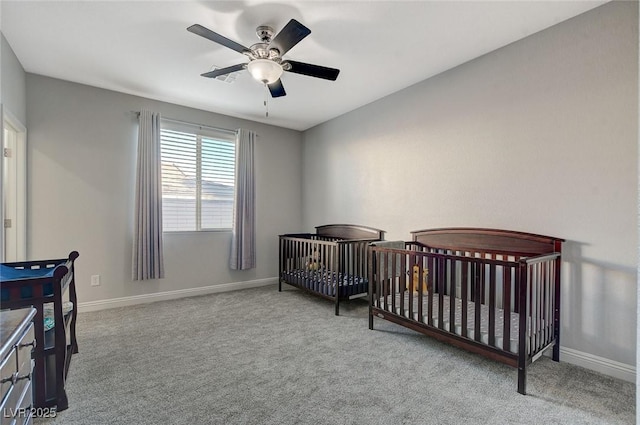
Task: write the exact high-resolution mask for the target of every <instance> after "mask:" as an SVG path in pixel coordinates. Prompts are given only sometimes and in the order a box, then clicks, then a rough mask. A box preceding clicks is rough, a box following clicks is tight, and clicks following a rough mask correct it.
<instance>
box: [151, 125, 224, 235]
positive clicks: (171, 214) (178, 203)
mask: <svg viewBox="0 0 640 425" xmlns="http://www.w3.org/2000/svg"><path fill="white" fill-rule="evenodd" d="M160 141H161V160H162V224H163V229H164V231H167V232H171V231H198V230H220V229H231V228H232V225H233V202H234V192H235V190H234V182H235V140H234V138H233V135H232V134H231V133H228V134H227V133H223V132H215V131H207V129H202V128H198V127H194V128H188V126H179V125H175V124H173V125H172V124H168V123H164V122H163V124H162V129H161V132H160Z"/></svg>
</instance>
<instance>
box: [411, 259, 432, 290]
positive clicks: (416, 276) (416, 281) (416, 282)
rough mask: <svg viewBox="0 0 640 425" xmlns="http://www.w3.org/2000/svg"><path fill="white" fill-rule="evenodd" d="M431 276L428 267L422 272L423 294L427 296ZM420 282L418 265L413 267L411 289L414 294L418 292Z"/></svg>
mask: <svg viewBox="0 0 640 425" xmlns="http://www.w3.org/2000/svg"><path fill="white" fill-rule="evenodd" d="M428 275H429V269H427V268H426V267H425V268H424V269H423V270H422V293H423V294H426V293H427V291H428V289H427V276H428ZM419 282H420V267H418V265H417V264H415V265H414V266H413V279H412V282H411V289H412V290H413V292H414V293H417V292H418V285H419Z"/></svg>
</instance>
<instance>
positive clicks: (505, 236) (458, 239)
mask: <svg viewBox="0 0 640 425" xmlns="http://www.w3.org/2000/svg"><path fill="white" fill-rule="evenodd" d="M411 234H412V236H413V241H414V242H420V243H422V244H424V245H427V246H429V247H432V248H443V249H451V250H454V251H475V252H485V253H493V254H508V255H514V256H521V257H527V256H533V255H541V254H549V253H553V252H561V251H562V242H564V239H560V238H555V237H552V236H543V235H536V234H533V233H525V232H516V231H513V230H500V229H482V228H472V227H449V228H440V229H426V230H416V231H413V232H411Z"/></svg>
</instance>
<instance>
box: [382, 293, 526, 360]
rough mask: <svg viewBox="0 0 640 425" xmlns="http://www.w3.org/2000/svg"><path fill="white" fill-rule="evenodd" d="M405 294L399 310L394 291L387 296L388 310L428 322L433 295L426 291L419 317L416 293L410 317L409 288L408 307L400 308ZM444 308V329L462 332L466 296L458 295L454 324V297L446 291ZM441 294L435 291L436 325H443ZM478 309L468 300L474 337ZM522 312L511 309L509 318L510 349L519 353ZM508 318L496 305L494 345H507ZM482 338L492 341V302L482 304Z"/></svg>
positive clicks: (434, 311) (483, 340) (470, 332)
mask: <svg viewBox="0 0 640 425" xmlns="http://www.w3.org/2000/svg"><path fill="white" fill-rule="evenodd" d="M402 296H403V295H401V294H395V302H396V304H395V305H396V309H395V312H394V311H393V310H392V304H391V301H392V299H391V297H392V295H389V296H387V302H388V311H391V312H394V313H395V314H397V315H399V316H403V317H406V318H407V319H413V320H415V321H417V322H422V323H428V318H429V317H428V314H429V312H428V310H427V305H428V303H429V299H428V296H427V294H424V295H423V299H422V313H423V316H422V318H419V317H418V295H417V294H415V293H414V294H413V296H412V298H413V300H412V301H413V317H410V314H409V292H405V293H404V305H403V306H404V311H401V309H400V297H402ZM442 298H443V308H442V310H443V312H442V324H443V328H444V330H446V331H447V332H452V333H455V334H456V335H462V305H463V304H462V299H460V298H455V299H454V302H455V323H454V325H453V326H451V323H450V320H449V318H450V314H449V312H450V306H451V302H450V298H449V296H448V295H443V296H442ZM380 306H384V297H381V298H380ZM438 307H439V301H438V295H437V294H434V295H433V306H432V310H431V312H432V317H433V326H434V327H439V321H438ZM475 310H476V305H475V303H474V302H472V301H467V336H468V337H469V338H471V339H474V332H475V328H476V323H475ZM519 318H520V315H519V314H518V313H512V312H511V313H507V314H506V320H508V321H509V327H510V331H509V345H508V346H509V351H510V352H512V353H514V354H517V353H518V329H519V327H520V323H519ZM504 321H505V311H504V310H502V309H500V308H496V309H495V341H494V344H493V346H494V347H496V348H499V349H501V350H502V349H503V348H504V335H503V329H504ZM480 338H481V342H482V343H483V344H486V345H489V306H487V305H484V304H481V305H480Z"/></svg>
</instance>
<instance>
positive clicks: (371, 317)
mask: <svg viewBox="0 0 640 425" xmlns="http://www.w3.org/2000/svg"><path fill="white" fill-rule="evenodd" d="M369 329H370V330H373V314H371V309H369Z"/></svg>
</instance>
